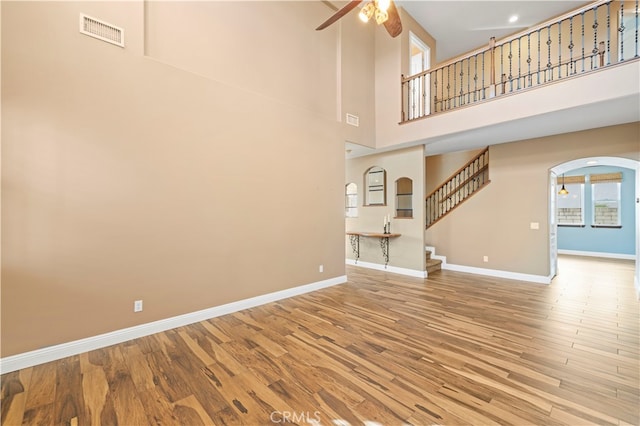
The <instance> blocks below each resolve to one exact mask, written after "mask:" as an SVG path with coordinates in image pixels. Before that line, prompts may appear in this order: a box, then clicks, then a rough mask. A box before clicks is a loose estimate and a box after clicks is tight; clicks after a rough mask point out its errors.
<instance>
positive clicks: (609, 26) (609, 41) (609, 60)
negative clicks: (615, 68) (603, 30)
mask: <svg viewBox="0 0 640 426" xmlns="http://www.w3.org/2000/svg"><path fill="white" fill-rule="evenodd" d="M607 65H611V3H610V2H609V3H607Z"/></svg>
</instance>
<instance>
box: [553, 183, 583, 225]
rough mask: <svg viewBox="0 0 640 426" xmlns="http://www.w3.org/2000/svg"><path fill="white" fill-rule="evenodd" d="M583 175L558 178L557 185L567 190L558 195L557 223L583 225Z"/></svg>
mask: <svg viewBox="0 0 640 426" xmlns="http://www.w3.org/2000/svg"><path fill="white" fill-rule="evenodd" d="M584 182H585V177H584V176H566V177H561V178H558V186H560V185H564V187H565V189H566V190H567V191H569V193H568V194H566V195H558V225H564V226H584Z"/></svg>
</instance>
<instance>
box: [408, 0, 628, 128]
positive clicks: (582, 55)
mask: <svg viewBox="0 0 640 426" xmlns="http://www.w3.org/2000/svg"><path fill="white" fill-rule="evenodd" d="M638 3H639V0H633V1H629V0H626V1H613V0H600V1H597V2H594V3H592V4H590V5H587V6H584V7H582V8H580V9H577V10H575V11H573V12H570V13H567V14H565V15H563V16H560V17H558V18H555V19H553V20H552V21H548V22H545V23H543V24H540V25H537V26H536V27H533V28H530V29H528V30H526V31H523V32H521V33H518V34H515V35H513V36H510V37H508V38H505V39H502V40H500V41H498V42H496V40H495V39H494V38H492V39H491V40H490V42H489V45H488V46H487V47H482V48H480V49H477V50H476V51H474V52H471V53H470V54H467V55H465V56H464V57H462V58H456V59H453V60H451V61H448V62H445V63H444V64H442V65H440V66H439V67H437V68H435V69H433V70H427V71H424V72H422V73H420V74H416V75H413V76H410V77H404V76H403V77H402V122H408V121H413V120H416V119H420V118H423V117H426V116H429V115H431V114H436V113H441V112H445V111H450V110H453V109H456V108H460V107H463V106H466V105H470V104H473V103H476V102H482V101H485V100H488V99H492V98H495V97H499V96H502V95H506V94H510V93H514V92H517V91H520V90H525V89H530V88H533V87H537V86H541V85H544V84H547V83H551V82H554V81H558V80H561V79H566V78H569V77H574V76H577V75H581V74H584V73H588V72H591V71H595V70H598V69H601V68H604V67H607V66H611V65H614V64H617V63H621V62H624V61H629V60H633V59H638V58H639V57H640V56H639V45H638V32H639V29H640V22H639V15H638V8H639V5H638Z"/></svg>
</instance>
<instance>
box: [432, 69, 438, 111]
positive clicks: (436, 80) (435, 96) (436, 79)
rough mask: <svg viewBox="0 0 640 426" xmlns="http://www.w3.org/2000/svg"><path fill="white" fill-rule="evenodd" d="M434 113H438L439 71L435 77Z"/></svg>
mask: <svg viewBox="0 0 640 426" xmlns="http://www.w3.org/2000/svg"><path fill="white" fill-rule="evenodd" d="M433 93H434V95H433V112H438V71H437V70H436V72H435V73H434V75H433Z"/></svg>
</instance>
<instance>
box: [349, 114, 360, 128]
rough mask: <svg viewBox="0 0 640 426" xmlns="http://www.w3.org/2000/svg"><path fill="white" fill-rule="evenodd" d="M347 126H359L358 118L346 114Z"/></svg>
mask: <svg viewBox="0 0 640 426" xmlns="http://www.w3.org/2000/svg"><path fill="white" fill-rule="evenodd" d="M347 124H351V125H352V126H356V127H358V126H360V117H358V116H357V115H353V114H349V113H347Z"/></svg>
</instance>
